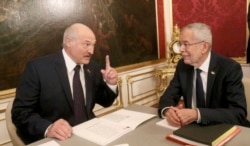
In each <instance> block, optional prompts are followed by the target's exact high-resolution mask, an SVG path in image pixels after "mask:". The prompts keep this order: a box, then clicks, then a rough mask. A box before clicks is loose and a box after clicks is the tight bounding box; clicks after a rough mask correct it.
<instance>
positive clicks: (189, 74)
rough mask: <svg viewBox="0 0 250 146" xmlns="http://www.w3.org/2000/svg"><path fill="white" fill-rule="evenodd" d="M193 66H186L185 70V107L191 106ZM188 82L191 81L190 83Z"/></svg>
mask: <svg viewBox="0 0 250 146" xmlns="http://www.w3.org/2000/svg"><path fill="white" fill-rule="evenodd" d="M193 74H194V70H193V67H188V70H187V83H186V84H187V85H186V86H187V107H190V108H191V107H192V95H193ZM188 83H191V84H190V85H189V84H188Z"/></svg>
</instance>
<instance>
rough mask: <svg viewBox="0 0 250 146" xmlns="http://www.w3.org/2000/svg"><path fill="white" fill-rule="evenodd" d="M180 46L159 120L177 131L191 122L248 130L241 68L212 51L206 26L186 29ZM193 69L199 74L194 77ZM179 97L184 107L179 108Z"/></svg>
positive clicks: (160, 105) (196, 25)
mask: <svg viewBox="0 0 250 146" xmlns="http://www.w3.org/2000/svg"><path fill="white" fill-rule="evenodd" d="M179 46H180V51H181V54H182V59H181V60H180V61H179V62H178V64H177V67H176V71H175V74H174V77H173V79H172V80H171V82H170V84H169V86H168V87H167V89H166V91H165V92H164V93H163V95H162V96H161V98H160V101H159V109H158V113H159V116H160V117H162V118H166V120H167V122H168V123H169V124H170V125H172V126H177V127H179V126H183V125H187V124H190V123H192V122H197V123H200V124H202V125H209V124H216V123H231V124H238V125H243V126H249V122H248V121H247V120H246V116H247V111H246V106H247V105H246V97H245V93H244V87H243V84H242V81H241V80H242V77H243V73H242V69H241V66H240V64H239V63H237V62H236V61H234V60H232V59H230V58H226V57H223V56H220V55H218V54H216V53H214V52H213V51H211V49H212V33H211V30H210V28H209V26H207V25H206V24H203V23H192V24H189V25H187V26H185V27H184V28H183V29H182V31H181V34H180V43H179ZM196 69H199V70H200V72H197V73H196ZM199 76H200V77H199ZM196 77H197V81H196ZM199 78H200V80H201V81H200V80H199ZM196 85H197V86H196ZM201 93H202V94H201ZM181 97H183V99H184V107H179V106H178V101H179V100H180V98H181Z"/></svg>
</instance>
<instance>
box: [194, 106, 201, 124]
mask: <svg viewBox="0 0 250 146" xmlns="http://www.w3.org/2000/svg"><path fill="white" fill-rule="evenodd" d="M195 110H196V111H197V115H198V118H197V121H196V122H197V123H201V114H200V110H199V109H198V108H196V109H195Z"/></svg>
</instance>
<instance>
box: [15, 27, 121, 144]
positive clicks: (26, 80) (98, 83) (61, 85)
mask: <svg viewBox="0 0 250 146" xmlns="http://www.w3.org/2000/svg"><path fill="white" fill-rule="evenodd" d="M95 43H96V38H95V34H94V33H93V31H92V30H91V29H90V28H89V27H87V26H86V25H83V24H80V23H75V24H73V25H71V26H69V27H68V28H67V29H66V30H65V32H64V36H63V49H62V50H60V51H58V52H56V53H55V54H51V55H48V56H45V57H41V58H37V59H34V60H31V61H29V62H28V63H27V64H26V67H25V70H24V72H23V75H22V77H21V80H20V83H19V85H18V87H17V90H16V98H15V99H14V103H13V108H12V120H13V123H14V124H15V125H16V127H17V134H18V135H19V136H20V137H21V138H22V140H23V141H24V143H25V144H29V143H31V142H34V141H36V140H39V139H42V138H44V137H52V138H57V139H59V140H65V139H68V138H70V137H71V135H72V126H75V125H77V124H79V123H82V122H85V121H86V120H89V119H92V118H94V117H95V114H94V112H93V108H94V106H95V104H96V103H97V104H100V105H102V106H103V107H108V106H111V105H112V103H113V102H114V100H115V99H116V97H117V96H118V89H117V78H118V74H117V72H116V70H115V69H114V68H112V67H111V66H110V61H109V56H106V68H105V69H101V67H100V65H98V64H97V63H95V62H94V61H93V60H91V56H92V55H93V53H94V46H95ZM77 65H78V66H79V65H80V73H79V74H80V75H79V76H80V82H81V83H80V84H81V85H82V86H81V88H82V92H83V95H84V102H85V106H84V108H85V109H86V115H85V116H86V118H87V119H85V120H81V121H80V122H76V116H75V114H74V113H75V112H74V111H75V109H74V95H73V76H74V73H75V70H74V68H75V67H76V66H77ZM79 112H80V111H79ZM76 113H77V112H76Z"/></svg>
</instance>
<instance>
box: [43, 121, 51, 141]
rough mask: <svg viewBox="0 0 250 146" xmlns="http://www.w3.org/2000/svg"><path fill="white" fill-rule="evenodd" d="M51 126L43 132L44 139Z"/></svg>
mask: <svg viewBox="0 0 250 146" xmlns="http://www.w3.org/2000/svg"><path fill="white" fill-rule="evenodd" d="M51 126H52V124H50V125H49V126H48V128H47V129H46V130H45V132H44V137H45V138H46V137H47V133H48V130H49V128H50V127H51Z"/></svg>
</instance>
